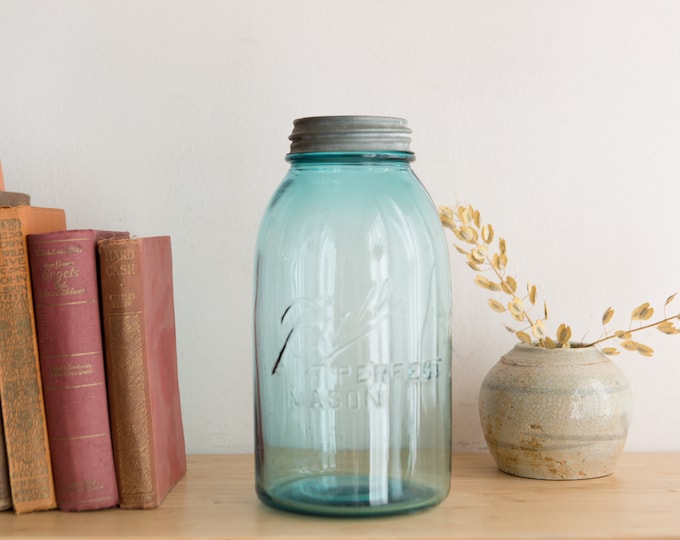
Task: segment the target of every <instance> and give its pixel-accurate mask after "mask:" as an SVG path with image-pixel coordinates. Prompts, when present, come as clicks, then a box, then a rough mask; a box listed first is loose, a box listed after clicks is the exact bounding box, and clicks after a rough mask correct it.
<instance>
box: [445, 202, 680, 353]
mask: <svg viewBox="0 0 680 540" xmlns="http://www.w3.org/2000/svg"><path fill="white" fill-rule="evenodd" d="M439 217H440V219H441V222H442V225H443V226H444V227H445V228H447V229H449V230H450V231H451V232H452V233H453V235H454V237H455V238H456V240H457V241H458V242H457V243H454V247H455V249H456V251H458V252H459V253H460V254H462V255H464V256H465V258H466V261H467V264H468V266H469V267H470V268H472V270H474V272H475V273H476V275H475V278H474V282H475V283H476V284H477V285H478V286H480V287H482V288H483V289H486V290H488V291H491V292H494V293H498V295H497V296H500V297H501V298H503V300H499V299H498V298H494V297H492V298H489V301H488V304H489V307H490V308H491V309H492V310H493V311H495V312H497V313H508V314H509V315H510V316H511V317H512V318H513V319H514V320H515V322H519V323H524V327H522V328H521V329H519V330H516V329H515V328H512V327H510V326H506V328H507V330H508V331H510V332H512V333H513V334H515V335H516V336H517V338H518V339H519V340H520V341H522V342H524V343H527V344H531V345H535V346H537V347H544V348H547V349H554V348H557V347H563V348H568V347H594V346H598V347H599V346H601V345H602V344H607V345H608V346H606V347H602V352H603V353H605V354H608V355H616V354H619V353H620V349H624V350H627V351H635V352H637V353H639V354H641V355H642V356H652V355H653V354H654V350H653V349H652V348H651V347H649V346H648V345H644V344H643V343H640V342H639V341H635V340H633V334H636V333H637V332H641V331H643V330H649V329H651V328H656V329H657V330H658V331H660V332H662V333H664V334H680V329H678V328H677V327H676V326H675V324H674V320H676V319H680V313H676V314H674V315H670V316H669V315H668V314H667V312H666V311H667V308H668V306H669V304H670V303H671V302H672V301H673V300H674V298H675V296H676V295H675V294H673V295H671V296H669V297H668V298H667V299H666V302H665V304H664V306H663V318H661V319H659V320H657V321H656V322H651V323H647V324H645V322H646V321H649V320H650V319H651V318H652V317H653V315H654V308H653V307H651V306H650V304H649V302H645V303H644V304H642V305H640V306H638V307H636V308H635V309H634V310H633V311H632V312H631V314H630V321H629V327H628V329H627V330H608V329H607V325H608V324H609V323H610V322H611V321H612V319H613V317H614V309H613V308H611V307H610V308H607V310H606V311H605V312H604V314H603V315H602V325H603V329H604V334H603V335H602V337H600V338H599V339H597V340H595V341H593V342H590V343H577V342H573V341H572V332H571V327H570V326H569V325H567V324H564V323H562V324H560V325H559V326H558V328H557V331H556V332H555V334H554V336H555V337H550V336H548V334H547V331H546V322H547V320H548V306H547V305H546V303H545V302H543V310H542V313H541V315H540V316H534V315H532V311H533V310H534V308H535V307H536V303H537V301H536V299H537V288H536V285H534V284H531V283H527V286H526V292H520V291H519V290H518V284H517V279H515V278H514V277H513V276H512V275H510V274H508V271H507V267H508V256H507V244H506V242H505V239H503V238H500V237H499V238H498V239H496V234H495V231H494V228H493V226H492V225H491V224H490V223H483V222H482V219H481V217H480V213H479V210H476V209H475V208H473V207H472V206H470V205H458V206H456V207H455V208H454V209H451V208H449V207H447V206H443V207H440V209H439ZM676 294H677V293H676ZM636 324H637V326H636Z"/></svg>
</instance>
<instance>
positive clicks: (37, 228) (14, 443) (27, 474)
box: [0, 206, 66, 514]
mask: <svg viewBox="0 0 680 540" xmlns="http://www.w3.org/2000/svg"><path fill="white" fill-rule="evenodd" d="M65 228H66V218H65V214H64V211H63V210H59V209H52V208H36V207H31V206H20V207H15V208H0V398H1V399H2V416H3V422H4V429H5V444H6V450H7V462H8V465H9V479H10V488H11V492H12V505H13V507H14V511H15V512H16V513H18V514H22V513H26V512H32V511H35V510H48V509H50V508H55V507H56V498H55V492H54V481H53V478H52V465H51V461H50V452H49V443H48V439H47V422H46V418H45V406H44V402H43V393H42V382H41V378H40V364H39V359H38V344H37V339H36V330H35V319H34V312H33V296H32V290H31V281H30V273H29V263H28V251H27V248H26V236H27V235H28V234H33V233H39V232H49V231H57V230H62V229H65Z"/></svg>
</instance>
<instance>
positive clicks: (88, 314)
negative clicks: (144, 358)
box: [28, 230, 118, 511]
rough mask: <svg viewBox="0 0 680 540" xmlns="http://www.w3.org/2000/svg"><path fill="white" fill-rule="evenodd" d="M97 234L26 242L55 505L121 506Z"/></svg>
mask: <svg viewBox="0 0 680 540" xmlns="http://www.w3.org/2000/svg"><path fill="white" fill-rule="evenodd" d="M97 236H98V233H97V232H96V231H87V230H85V231H66V232H63V233H47V234H43V235H31V236H29V237H28V254H29V261H30V265H31V279H32V284H33V299H34V305H35V319H36V326H37V331H38V350H39V353H40V369H41V373H42V382H43V392H44V397H45V414H46V416H47V427H48V438H49V443H50V452H51V455H52V467H53V473H54V485H55V490H56V497H57V505H58V507H59V508H60V509H61V510H66V511H82V510H97V509H101V508H109V507H111V506H115V505H116V504H117V503H118V489H117V487H116V475H115V469H114V463H113V450H112V444H111V430H110V425H109V412H108V401H107V393H106V374H105V368H104V351H103V342H102V332H101V316H100V308H99V279H98V271H97V254H96V238H97Z"/></svg>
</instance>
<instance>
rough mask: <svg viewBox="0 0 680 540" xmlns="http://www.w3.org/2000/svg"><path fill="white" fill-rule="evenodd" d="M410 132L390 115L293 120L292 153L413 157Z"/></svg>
mask: <svg viewBox="0 0 680 540" xmlns="http://www.w3.org/2000/svg"><path fill="white" fill-rule="evenodd" d="M410 134H411V129H410V128H409V127H408V124H407V122H406V120H404V119H403V118H393V117H388V116H315V117H307V118H298V119H297V120H294V121H293V131H292V133H291V134H290V136H289V137H288V138H289V139H290V141H291V144H290V154H289V155H292V154H303V153H312V152H324V153H348V152H352V153H354V152H359V153H380V152H400V153H408V154H411V151H410V143H411V137H410Z"/></svg>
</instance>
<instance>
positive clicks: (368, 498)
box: [257, 475, 443, 516]
mask: <svg viewBox="0 0 680 540" xmlns="http://www.w3.org/2000/svg"><path fill="white" fill-rule="evenodd" d="M257 494H258V496H259V498H260V500H261V501H262V502H264V503H265V504H267V505H269V506H272V507H274V508H278V509H280V510H287V511H290V512H296V513H302V514H316V515H326V516H329V515H335V516H377V515H389V514H403V513H407V512H413V511H416V510H421V509H424V508H428V507H431V506H434V505H436V504H438V503H440V502H441V501H442V500H443V497H442V496H441V493H440V492H439V491H438V490H435V489H433V488H430V487H428V486H423V485H420V484H416V483H413V482H405V481H403V480H393V479H389V480H385V481H383V480H382V479H380V480H376V479H374V478H371V477H369V476H354V475H322V476H315V477H305V478H299V479H295V480H290V481H287V482H284V483H282V484H279V485H278V486H276V487H275V488H273V489H271V490H270V492H267V491H265V490H263V489H261V488H260V486H257Z"/></svg>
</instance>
